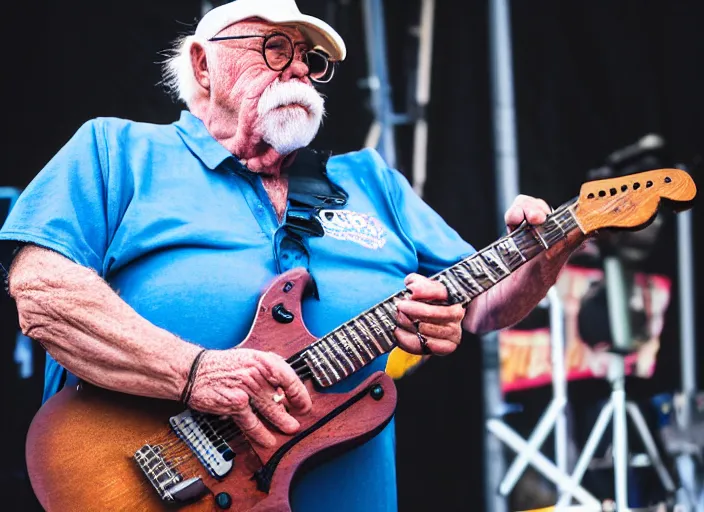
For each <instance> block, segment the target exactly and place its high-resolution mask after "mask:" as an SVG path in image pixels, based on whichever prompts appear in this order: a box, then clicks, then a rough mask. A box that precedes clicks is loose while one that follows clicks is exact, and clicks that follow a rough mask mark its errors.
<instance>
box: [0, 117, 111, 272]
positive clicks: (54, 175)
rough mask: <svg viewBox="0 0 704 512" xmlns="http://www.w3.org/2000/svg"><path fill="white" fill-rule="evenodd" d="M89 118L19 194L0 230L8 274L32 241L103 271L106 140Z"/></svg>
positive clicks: (3, 264) (105, 241)
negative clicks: (21, 250)
mask: <svg viewBox="0 0 704 512" xmlns="http://www.w3.org/2000/svg"><path fill="white" fill-rule="evenodd" d="M97 128H98V125H97V123H96V121H95V120H92V121H89V122H87V123H85V124H84V125H83V126H81V128H80V129H79V130H78V131H77V132H76V133H75V134H74V136H73V137H72V138H71V139H70V140H69V141H68V142H67V143H66V145H64V147H63V148H61V150H59V152H58V153H57V154H56V155H55V156H54V157H53V158H52V159H51V161H50V162H49V163H48V164H47V165H46V166H45V167H44V168H43V169H42V170H41V171H40V172H39V174H37V176H36V177H35V178H34V180H32V182H31V183H30V184H29V185H28V186H27V188H26V189H25V190H24V191H23V192H22V193H21V194H20V197H19V198H18V200H17V202H16V203H15V205H14V207H13V208H12V211H11V212H10V214H9V216H8V218H7V220H6V222H5V224H4V225H3V227H2V229H1V230H0V245H1V246H2V247H1V249H2V260H1V261H0V264H2V266H3V267H4V268H3V270H4V271H5V273H6V272H7V270H9V263H10V261H11V259H12V256H13V255H14V252H15V249H16V248H17V247H18V246H20V245H23V244H25V243H32V244H36V245H39V246H42V247H46V248H48V249H52V250H54V251H56V252H58V253H60V254H62V255H63V256H65V257H67V258H69V259H70V260H72V261H74V262H76V263H78V264H80V265H83V266H86V267H89V268H92V269H94V270H96V271H97V272H98V273H101V271H102V267H103V265H102V264H103V259H104V257H105V251H106V247H107V228H106V225H107V224H106V208H105V203H106V187H105V183H106V180H105V176H104V169H105V168H106V166H105V165H103V164H104V160H105V157H104V155H105V152H104V144H103V143H102V142H101V139H100V138H99V137H98V134H97Z"/></svg>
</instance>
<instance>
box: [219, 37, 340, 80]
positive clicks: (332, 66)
mask: <svg viewBox="0 0 704 512" xmlns="http://www.w3.org/2000/svg"><path fill="white" fill-rule="evenodd" d="M275 36H283V37H285V38H286V39H288V42H289V43H291V49H292V50H293V51H292V52H291V57H290V58H289V59H288V62H287V63H286V64H285V65H284V66H283V67H282V68H281V69H275V68H273V67H272V66H271V64H269V59H267V58H266V43H267V41H268V40H269V39H271V38H272V37H275ZM255 37H261V38H262V39H264V41H263V42H262V51H261V53H262V57H264V63H265V64H266V67H268V68H269V69H270V70H272V71H276V72H283V71H285V70H286V69H287V68H288V67H289V66H290V65H291V63H292V62H293V60H294V58H295V56H296V45H301V44H306V43H305V41H300V42H297V43H294V42H293V39H291V36H289V35H288V34H284V33H283V32H272V33H271V34H266V35H264V34H252V35H240V36H214V37H211V38H210V39H208V42H218V41H230V40H237V39H251V38H255ZM309 53H315V54H317V55H320V56H321V57H323V58H324V59H325V61H326V62H327V63H328V68H329V70H330V78H328V79H327V80H316V79H315V78H313V77H312V76H310V66H309V65H308V63H307V62H304V64H305V65H306V66H307V67H308V74H307V75H306V76H308V78H310V79H311V80H312V81H313V82H315V83H317V84H326V83H328V82H330V81H331V80H332V78H333V76H335V64H336V62H335V61H332V60H330V57H329V56H328V55H327V54H326V53H325V52H322V51H320V50H315V49H313V50H308V51H306V52H304V53H303V55H304V56H307V55H308V54H309ZM326 71H327V70H326Z"/></svg>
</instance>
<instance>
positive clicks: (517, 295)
mask: <svg viewBox="0 0 704 512" xmlns="http://www.w3.org/2000/svg"><path fill="white" fill-rule="evenodd" d="M582 240H583V238H582V237H581V236H573V237H571V238H570V240H568V241H565V242H562V243H560V244H559V245H557V246H555V247H553V248H551V249H550V250H548V251H546V252H545V253H543V254H541V255H539V256H537V257H536V258H534V259H533V260H531V261H529V262H528V263H526V264H525V265H523V266H522V267H521V268H519V269H518V270H516V272H514V273H513V274H512V275H510V276H509V277H507V278H506V279H504V280H503V281H501V282H500V283H498V284H497V285H496V286H494V287H493V288H491V289H489V290H487V292H486V293H484V294H482V295H480V296H479V297H477V298H476V299H475V300H474V301H472V302H471V303H470V305H469V306H468V307H467V313H466V314H465V317H464V321H463V324H462V325H463V327H464V328H465V329H466V330H468V331H470V332H473V333H477V334H481V333H486V332H490V331H496V330H498V329H503V328H505V327H509V326H511V325H514V324H516V323H518V322H520V321H521V320H523V319H524V318H525V317H526V316H527V315H528V313H530V312H531V311H532V310H533V309H534V308H535V306H536V305H537V304H538V303H539V302H540V301H541V300H542V299H543V298H544V297H545V295H546V294H547V292H548V290H549V289H550V287H551V286H552V285H553V284H555V281H556V280H557V276H558V275H559V273H560V270H561V269H562V267H563V266H564V264H565V263H566V262H567V259H568V258H569V256H570V254H572V252H573V251H574V249H576V248H577V247H578V246H579V244H580V243H581V242H582Z"/></svg>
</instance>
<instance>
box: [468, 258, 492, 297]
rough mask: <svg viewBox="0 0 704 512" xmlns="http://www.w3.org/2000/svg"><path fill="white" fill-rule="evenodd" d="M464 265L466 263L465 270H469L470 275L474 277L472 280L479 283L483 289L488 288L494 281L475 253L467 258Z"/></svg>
mask: <svg viewBox="0 0 704 512" xmlns="http://www.w3.org/2000/svg"><path fill="white" fill-rule="evenodd" d="M466 265H467V270H468V271H469V273H470V274H472V277H473V278H474V280H475V281H476V282H477V283H479V285H480V286H481V287H482V288H483V289H484V290H488V289H489V288H491V287H492V286H494V284H495V283H496V281H495V280H493V279H492V278H491V276H490V275H488V273H487V270H486V268H485V267H484V264H483V262H482V260H481V259H480V258H478V257H477V255H475V256H473V257H472V258H470V259H468V260H467V263H466ZM482 291H483V290H482Z"/></svg>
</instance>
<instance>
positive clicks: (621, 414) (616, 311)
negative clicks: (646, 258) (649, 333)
mask: <svg viewBox="0 0 704 512" xmlns="http://www.w3.org/2000/svg"><path fill="white" fill-rule="evenodd" d="M604 282H605V285H606V302H607V307H608V312H609V326H610V328H611V339H612V348H611V358H610V362H609V368H608V372H607V378H608V380H609V383H610V384H611V396H610V398H609V400H608V401H607V403H606V404H605V405H604V407H603V408H602V410H601V412H600V413H599V416H598V418H597V420H596V422H595V423H594V427H593V428H592V431H591V433H590V434H589V437H588V439H587V442H586V443H585V444H584V448H583V450H582V453H581V454H580V456H579V458H578V460H577V463H576V465H575V468H574V472H573V473H572V477H571V478H570V483H571V485H572V486H576V485H577V484H578V483H579V482H581V479H582V476H583V475H584V473H585V471H586V470H587V468H588V467H589V463H590V462H591V460H592V458H593V456H594V452H595V451H596V449H597V446H598V445H599V442H600V441H601V438H602V436H603V435H604V433H605V432H606V428H607V426H608V423H609V420H613V430H612V446H611V450H612V459H613V469H614V498H615V502H616V510H617V511H618V512H626V511H627V510H630V509H629V507H628V468H629V465H630V455H629V450H628V430H627V427H628V425H627V418H628V417H630V418H631V420H632V421H633V424H634V426H635V427H636V431H637V432H638V434H639V437H640V438H641V440H642V441H643V446H644V447H645V449H646V451H647V452H648V457H649V459H650V463H651V465H652V466H653V468H654V469H655V471H656V472H657V473H658V476H659V478H660V480H661V482H662V484H663V487H664V488H665V490H666V491H668V492H669V493H674V491H675V484H674V482H673V481H672V478H671V476H670V474H669V473H668V471H667V469H666V468H665V465H664V464H663V462H662V459H661V458H660V455H659V454H658V451H657V445H656V444H655V440H654V439H653V437H652V435H651V434H650V430H649V429H648V425H647V423H646V421H645V419H644V418H643V415H642V413H641V412H640V409H639V408H638V406H637V405H636V404H635V403H634V402H630V401H627V400H626V386H625V384H626V361H625V358H626V355H628V354H631V353H633V352H635V350H636V349H635V347H634V346H633V336H632V332H631V325H630V315H629V309H628V301H629V298H630V295H631V294H630V289H631V286H630V279H629V278H628V276H627V271H626V269H625V268H624V266H623V262H622V261H621V260H620V259H619V258H618V257H617V256H615V255H611V254H609V255H607V256H606V257H605V258H604ZM571 496H572V492H571V490H570V491H568V492H565V493H564V494H562V495H561V496H560V500H559V501H558V503H557V510H561V507H564V506H566V505H568V504H569V500H570V499H571Z"/></svg>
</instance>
